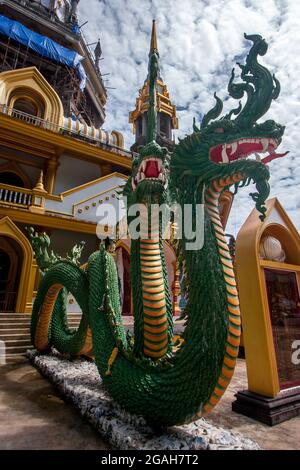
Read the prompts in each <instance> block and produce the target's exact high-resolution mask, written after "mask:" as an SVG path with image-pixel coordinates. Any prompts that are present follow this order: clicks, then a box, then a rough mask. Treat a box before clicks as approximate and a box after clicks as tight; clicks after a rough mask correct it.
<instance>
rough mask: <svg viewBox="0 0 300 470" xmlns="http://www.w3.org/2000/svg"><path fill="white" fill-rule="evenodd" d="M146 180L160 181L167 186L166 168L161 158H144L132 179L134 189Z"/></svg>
mask: <svg viewBox="0 0 300 470" xmlns="http://www.w3.org/2000/svg"><path fill="white" fill-rule="evenodd" d="M144 180H151V181H159V182H160V183H162V184H163V186H164V187H166V186H167V180H166V177H165V170H164V166H163V163H162V160H161V159H160V158H156V157H147V158H144V159H143V160H142V162H141V163H140V166H139V168H138V170H137V173H136V176H135V178H133V179H132V189H133V190H135V189H136V187H137V185H138V184H139V183H141V182H142V181H144Z"/></svg>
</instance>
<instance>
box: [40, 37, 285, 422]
mask: <svg viewBox="0 0 300 470" xmlns="http://www.w3.org/2000/svg"><path fill="white" fill-rule="evenodd" d="M245 38H246V39H248V40H250V41H251V42H252V43H253V45H252V47H251V50H250V52H249V54H248V56H247V59H246V64H245V65H240V68H241V79H242V81H241V82H240V83H235V76H234V72H232V76H231V79H230V82H229V85H228V92H229V94H230V95H231V97H233V98H235V99H242V98H243V97H244V98H245V104H244V106H242V105H241V103H239V106H238V107H237V108H236V109H233V110H232V111H230V112H229V113H227V114H226V115H223V116H221V113H222V106H223V105H222V101H221V100H220V99H219V98H218V97H217V96H216V95H215V99H216V104H215V106H214V108H213V109H212V110H210V111H209V112H208V113H207V114H206V115H205V116H204V117H203V119H202V122H201V126H200V127H197V126H196V124H195V122H194V132H193V133H192V134H191V135H189V136H187V137H186V138H184V139H183V140H181V141H179V143H178V144H177V145H176V146H175V149H174V151H173V152H171V153H169V152H168V151H167V149H165V148H162V147H160V146H159V145H158V144H157V142H156V133H157V129H156V82H157V77H158V59H159V57H158V53H157V51H156V50H153V51H152V54H151V55H150V62H149V95H150V98H149V103H150V109H149V119H148V133H147V143H146V145H145V146H144V147H143V148H141V149H140V154H139V157H138V158H136V159H135V160H134V161H133V165H132V173H131V176H130V177H129V179H128V181H127V183H126V185H125V187H124V189H123V195H124V196H126V197H127V200H128V209H129V208H130V207H131V206H132V204H135V203H140V204H142V205H143V207H145V209H149V208H150V206H151V205H152V204H153V203H154V204H163V203H165V204H169V203H171V202H174V201H175V202H176V203H177V204H179V205H180V207H182V209H183V210H184V207H185V206H186V205H188V206H189V207H192V211H193V213H196V208H197V205H202V207H203V204H204V207H205V209H204V218H203V224H202V227H201V230H202V231H203V234H202V235H203V240H204V241H203V244H202V246H200V247H199V248H197V249H196V250H195V249H194V250H190V249H189V242H190V239H188V238H187V237H186V236H185V231H183V235H182V239H181V240H179V247H178V249H179V255H180V257H181V259H182V260H184V265H185V275H186V279H185V284H186V286H185V287H186V289H185V290H186V300H187V305H186V308H185V314H186V327H185V330H184V332H183V333H182V335H181V338H180V341H177V342H176V345H174V337H173V316H172V313H173V312H172V306H171V301H170V292H169V286H168V281H167V271H166V265H165V259H164V250H163V237H162V232H163V226H162V225H163V221H160V222H159V223H158V224H156V226H155V227H154V226H152V225H151V221H150V223H149V224H148V229H147V230H144V233H143V234H142V235H141V237H140V238H139V239H134V240H132V242H131V284H132V286H133V287H134V288H133V292H132V294H133V303H134V340H133V341H132V340H130V341H129V340H128V336H127V335H126V332H125V329H124V326H123V324H122V315H121V308H120V300H119V290H118V276H117V270H116V266H115V262H114V259H113V257H112V255H111V254H110V253H108V252H107V251H105V249H104V247H103V246H101V248H100V250H99V251H97V252H95V253H93V254H92V255H91V256H90V258H89V261H88V265H87V268H86V269H85V270H82V269H80V267H79V266H76V265H75V264H74V263H72V262H71V261H68V260H59V259H58V260H57V261H55V262H54V263H53V264H52V265H51V266H50V267H49V268H48V269H47V271H46V272H45V274H44V276H43V279H42V281H41V284H40V287H39V291H38V294H37V298H36V301H35V303H34V308H33V315H32V324H31V335H32V341H33V343H34V345H35V347H36V348H37V349H38V350H39V351H41V352H47V351H49V349H50V348H51V346H54V347H55V348H56V349H57V350H58V351H60V352H61V353H69V354H71V355H81V354H90V355H93V356H94V357H95V362H96V364H97V367H98V370H99V374H100V376H101V378H102V381H103V384H104V386H105V387H106V390H107V391H108V393H109V394H110V396H111V397H112V399H113V400H115V401H116V402H117V403H118V404H119V405H121V406H122V407H124V408H125V409H126V410H127V411H129V412H131V413H134V414H136V415H141V416H143V417H144V418H145V419H146V420H147V421H148V422H149V423H152V424H155V425H159V426H172V425H178V424H181V423H187V422H190V421H192V420H197V419H198V418H200V417H201V416H203V415H205V414H206V413H208V412H209V411H210V410H211V409H212V408H213V407H214V406H215V405H216V404H217V403H218V402H219V400H220V399H221V397H222V395H223V394H224V392H225V390H226V388H227V386H228V384H229V382H230V380H231V377H232V375H233V372H234V367H235V363H236V358H237V354H238V349H239V341H240V332H241V320H240V309H239V299H238V291H237V286H236V281H235V275H234V270H233V264H232V259H231V255H230V252H229V249H228V245H227V241H226V238H225V234H224V231H223V226H222V223H221V220H220V213H219V205H218V201H219V198H220V195H221V194H222V192H223V191H224V190H225V189H228V188H229V187H230V186H232V185H233V186H235V188H236V190H237V189H238V188H239V187H241V186H246V185H248V184H249V183H250V182H254V184H255V187H256V190H255V192H253V193H251V197H252V199H253V200H254V202H255V205H256V208H257V210H258V217H260V218H261V219H262V220H263V219H264V217H265V211H266V209H265V205H264V203H265V201H266V199H267V197H268V195H269V191H270V187H269V169H268V167H267V166H266V163H268V162H270V161H271V160H273V159H275V158H277V157H280V156H282V155H280V154H276V148H277V147H278V145H279V144H280V142H281V139H282V135H283V133H284V127H283V126H281V125H280V124H277V123H276V122H274V121H273V120H267V121H265V122H263V123H257V120H258V119H259V118H261V117H262V116H263V115H264V114H265V113H266V112H267V110H268V109H269V107H270V105H271V102H272V100H273V99H276V98H277V96H278V94H279V91H280V86H279V82H278V81H277V80H276V79H275V77H274V76H272V75H271V73H270V72H269V71H268V70H267V69H266V68H265V67H264V66H262V65H261V64H260V63H259V62H258V56H259V55H261V56H262V55H264V54H265V53H266V51H267V48H268V46H267V44H266V42H265V40H264V39H263V38H262V37H261V36H259V35H252V36H247V35H245ZM220 116H221V117H220ZM255 154H256V157H255V158H254V159H251V158H248V157H250V156H255ZM260 154H265V155H264V156H263V158H262V159H261V157H260V156H259V155H260ZM145 214H146V215H144V222H145V226H147V222H149V220H150V218H149V216H148V213H147V212H145ZM128 219H129V222H130V217H128ZM143 225H144V224H143ZM192 225H193V224H192ZM193 228H195V227H194V226H193ZM150 230H151V233H150ZM66 292H71V293H72V295H73V296H74V297H75V298H76V300H77V302H78V304H79V305H80V307H81V309H82V312H83V315H82V320H81V323H80V326H79V328H78V330H76V331H75V332H71V331H70V330H69V329H68V328H67V327H66V324H67V321H66V318H67V310H66V304H65V300H66ZM175 346H176V347H175Z"/></svg>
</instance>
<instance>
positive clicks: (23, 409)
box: [0, 358, 109, 450]
mask: <svg viewBox="0 0 300 470" xmlns="http://www.w3.org/2000/svg"><path fill="white" fill-rule="evenodd" d="M108 448H109V447H108V446H107V445H106V443H105V442H103V440H102V439H101V437H100V436H99V434H97V433H96V432H95V431H94V430H93V428H92V427H91V426H90V425H89V424H88V423H86V422H85V421H84V420H83V419H82V418H81V417H80V415H79V413H78V412H77V411H76V410H75V409H74V408H73V407H72V405H70V404H66V403H65V402H64V401H63V400H61V398H60V397H59V395H58V394H57V393H56V391H55V390H54V388H53V387H52V385H50V384H49V382H48V381H47V380H45V379H44V378H43V377H41V375H40V374H39V373H38V372H37V370H36V369H34V368H33V367H31V365H30V364H29V363H28V361H27V360H26V359H25V358H24V359H23V360H22V361H20V362H18V363H17V364H9V365H6V366H1V367H0V449H1V450H16V449H18V450H28V449H30V450H45V449H49V450H54V449H57V450H58V449H65V450H85V449H86V450H103V449H108Z"/></svg>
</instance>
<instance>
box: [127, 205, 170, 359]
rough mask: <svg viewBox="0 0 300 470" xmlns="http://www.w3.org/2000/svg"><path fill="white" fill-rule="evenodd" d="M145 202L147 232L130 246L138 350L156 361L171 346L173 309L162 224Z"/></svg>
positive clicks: (142, 219)
mask: <svg viewBox="0 0 300 470" xmlns="http://www.w3.org/2000/svg"><path fill="white" fill-rule="evenodd" d="M150 199H151V198H150ZM156 202H157V201H156ZM144 204H145V208H146V211H145V212H144V213H142V214H141V215H140V221H141V225H142V227H148V229H147V233H145V234H144V236H143V235H142V237H141V239H140V240H139V241H135V242H134V243H132V249H131V263H132V275H133V278H134V279H136V280H137V284H135V285H136V286H137V288H136V289H135V290H134V291H133V301H134V312H135V331H134V336H135V352H136V354H142V355H143V356H146V357H150V358H152V359H154V360H156V359H160V358H162V357H164V356H165V355H166V353H167V352H168V350H169V349H170V337H171V336H172V334H171V328H170V326H171V321H170V317H171V316H172V311H171V301H170V292H169V286H168V277H167V269H166V264H165V257H164V250H163V241H162V235H161V223H160V222H158V221H155V222H154V220H152V219H151V210H150V207H149V206H150V205H149V204H147V203H146V201H144Z"/></svg>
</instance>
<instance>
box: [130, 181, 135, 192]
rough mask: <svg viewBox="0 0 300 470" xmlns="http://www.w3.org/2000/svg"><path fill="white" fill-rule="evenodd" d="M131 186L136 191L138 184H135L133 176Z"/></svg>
mask: <svg viewBox="0 0 300 470" xmlns="http://www.w3.org/2000/svg"><path fill="white" fill-rule="evenodd" d="M131 186H132V189H133V191H135V190H136V184H135V182H134V179H133V178H132V180H131Z"/></svg>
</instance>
